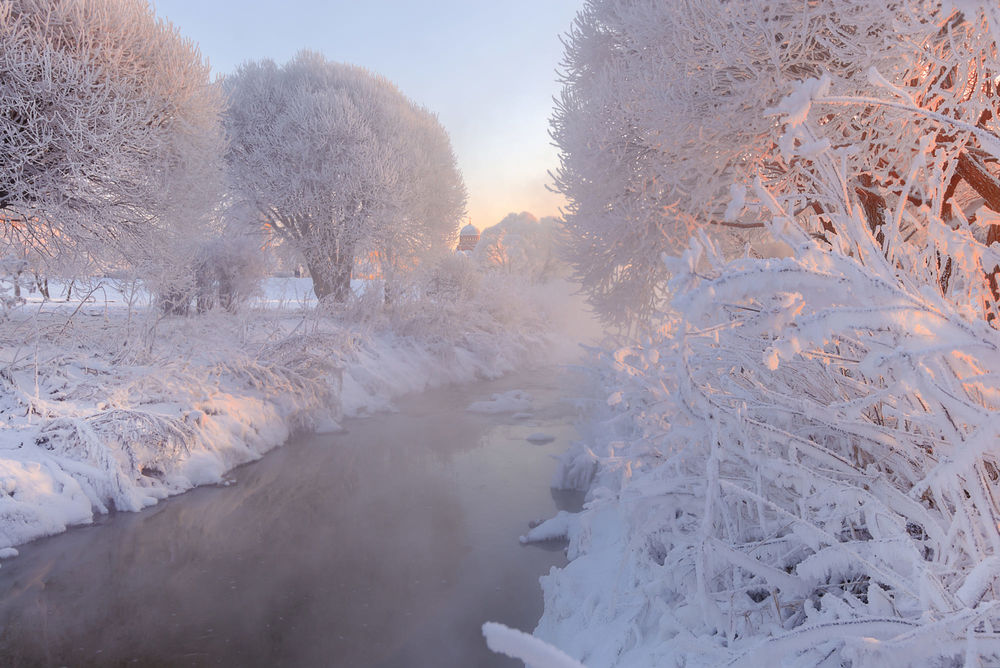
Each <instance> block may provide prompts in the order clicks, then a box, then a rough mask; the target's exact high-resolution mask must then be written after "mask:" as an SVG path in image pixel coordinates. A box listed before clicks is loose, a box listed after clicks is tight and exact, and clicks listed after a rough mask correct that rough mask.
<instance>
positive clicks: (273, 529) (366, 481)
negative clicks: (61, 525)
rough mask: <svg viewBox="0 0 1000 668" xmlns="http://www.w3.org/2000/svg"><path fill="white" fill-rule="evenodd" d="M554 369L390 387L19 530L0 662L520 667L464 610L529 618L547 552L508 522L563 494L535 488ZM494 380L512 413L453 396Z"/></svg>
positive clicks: (1, 612)
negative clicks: (293, 431) (436, 386)
mask: <svg viewBox="0 0 1000 668" xmlns="http://www.w3.org/2000/svg"><path fill="white" fill-rule="evenodd" d="M573 381H574V378H573V377H572V374H570V373H569V372H566V371H564V370H560V369H557V368H554V367H552V368H543V369H536V370H532V371H528V372H523V373H519V374H514V375H511V376H508V377H505V378H502V379H500V380H496V381H488V382H480V383H476V384H473V385H466V386H463V387H456V388H445V389H440V390H432V391H429V392H426V393H424V394H421V395H418V396H413V397H409V398H405V399H403V400H400V401H399V402H398V403H397V406H398V409H399V411H398V412H397V413H392V414H382V415H377V416H374V417H370V418H364V419H352V420H347V421H345V424H344V426H345V428H346V432H344V433H340V434H332V435H301V436H298V437H295V438H293V439H292V440H291V441H290V442H289V443H288V444H286V445H285V446H284V447H282V448H279V449H277V450H275V451H273V452H272V453H270V454H268V455H267V456H265V457H264V458H263V459H262V460H261V461H259V462H256V463H253V464H249V465H247V466H244V467H241V468H238V469H236V470H234V471H233V472H232V473H231V475H230V478H231V482H232V484H230V485H228V486H218V487H206V488H200V489H196V490H193V491H191V492H189V493H187V494H183V495H181V496H179V497H175V498H173V499H170V500H167V501H165V502H161V503H160V504H159V505H157V506H155V507H153V508H151V509H148V510H146V511H144V512H141V513H117V514H113V515H111V516H108V517H104V518H101V519H100V520H99V521H98V522H96V523H95V524H94V525H92V526H87V527H80V528H75V529H71V530H70V531H67V532H66V533H64V534H62V535H59V536H55V537H52V538H47V539H43V540H39V541H35V542H34V543H31V544H29V545H25V546H22V547H21V549H20V556H18V557H16V558H14V559H11V560H8V561H5V562H4V563H3V566H2V568H0V663H2V665H5V666H35V665H41V666H48V665H51V666H60V665H67V666H117V665H123V666H126V665H142V666H159V665H163V666H203V665H205V666H215V665H219V666H352V667H353V666H359V667H365V666H372V667H376V666H377V667H379V668H389V667H397V666H398V667H402V666H418V667H419V666H433V667H447V666H520V665H521V664H520V662H517V661H513V660H511V659H508V658H505V657H500V656H496V655H493V654H491V653H490V652H489V651H488V650H487V649H486V647H485V644H484V643H483V640H482V636H481V633H480V626H481V625H482V623H483V622H485V621H498V622H503V623H505V624H508V625H510V626H513V627H517V628H520V629H522V630H526V631H531V630H532V629H533V628H534V626H535V624H536V622H537V620H538V618H539V616H540V615H541V612H542V594H541V590H540V588H539V585H538V577H539V576H540V575H543V574H545V573H547V572H548V570H549V569H550V567H552V566H560V565H563V564H564V563H565V556H564V552H563V545H562V544H558V543H555V544H543V545H528V546H523V545H521V544H520V543H519V542H518V536H519V535H521V534H523V533H525V532H526V531H527V530H528V528H529V522H531V521H533V520H538V519H543V518H547V517H550V516H551V515H553V514H555V513H556V512H557V510H559V509H569V510H575V509H576V508H578V507H579V504H580V502H581V500H582V499H581V498H580V497H579V496H578V495H576V494H572V493H570V494H563V493H558V492H554V491H551V490H550V489H549V482H550V478H551V476H552V473H553V471H554V469H555V462H554V460H553V457H552V456H553V455H556V454H559V453H561V452H562V451H563V450H564V449H565V448H566V447H567V445H568V442H569V440H570V439H571V438H573V426H572V425H573V422H574V418H575V412H574V409H573V407H572V405H571V403H569V402H568V401H566V397H572V396H575V395H577V394H579V392H578V391H575V390H573V389H570V388H571V387H572V386H573ZM512 389H522V390H525V391H527V392H528V393H530V394H531V395H532V396H533V398H534V405H533V408H532V409H531V413H532V416H531V417H530V418H526V417H524V416H518V417H517V418H515V417H514V416H513V415H512V414H511V413H502V414H493V415H490V414H485V415H484V414H476V413H470V412H467V411H466V410H465V408H466V406H467V405H468V404H469V403H471V402H473V401H478V400H486V399H489V397H490V395H491V394H492V393H497V392H503V391H507V390H512ZM539 432H541V433H545V434H548V435H551V436H552V437H554V440H553V441H552V442H551V443H547V444H543V445H536V444H533V443H531V442H528V441H527V440H526V437H527V436H529V435H532V434H537V433H539Z"/></svg>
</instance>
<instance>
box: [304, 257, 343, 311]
mask: <svg viewBox="0 0 1000 668" xmlns="http://www.w3.org/2000/svg"><path fill="white" fill-rule="evenodd" d="M306 265H307V266H308V267H309V275H310V276H312V284H313V292H315V293H316V298H317V299H319V300H320V301H323V300H324V299H326V298H327V297H330V298H332V299H333V301H335V302H337V303H343V302H346V301H347V298H348V297H349V296H350V295H351V273H352V270H353V268H354V255H353V254H348V253H341V254H340V255H339V257H331V258H322V257H308V256H307V257H306Z"/></svg>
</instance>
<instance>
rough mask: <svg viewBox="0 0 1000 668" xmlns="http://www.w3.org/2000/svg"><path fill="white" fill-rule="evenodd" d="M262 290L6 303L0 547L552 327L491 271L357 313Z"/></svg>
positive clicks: (520, 349)
mask: <svg viewBox="0 0 1000 668" xmlns="http://www.w3.org/2000/svg"><path fill="white" fill-rule="evenodd" d="M287 288H288V285H287V282H286V284H285V285H284V286H283V290H284V292H283V293H282V294H287V293H288V290H287ZM278 292H279V291H278V290H275V289H272V288H269V290H268V292H267V294H265V296H264V302H263V303H261V304H258V305H257V306H256V307H253V308H249V309H248V310H246V311H245V312H243V313H241V314H238V315H231V314H227V313H222V312H212V313H210V314H207V315H205V316H198V317H187V318H182V317H171V318H162V317H160V318H157V316H156V314H155V313H150V312H149V310H148V307H147V309H146V310H145V311H144V310H143V308H142V307H135V306H131V305H130V306H128V307H127V308H126V307H125V306H123V302H122V301H120V300H119V301H115V300H114V299H112V300H111V301H108V300H107V299H106V300H105V301H104V302H98V301H81V302H77V303H76V304H73V303H70V304H52V303H47V304H38V305H33V304H28V305H26V306H24V307H21V308H19V309H17V310H15V311H13V312H11V314H10V317H9V318H8V319H7V320H6V321H5V322H3V323H2V326H0V343H2V346H0V348H2V350H3V359H2V360H0V385H2V387H3V393H2V395H0V421H2V424H3V425H4V428H3V431H2V432H0V556H8V557H9V556H13V555H14V554H16V550H14V549H11V548H14V547H15V546H17V545H19V544H22V543H24V542H26V541H29V540H32V539H34V538H38V537H40V536H45V535H51V534H54V533H58V532H60V531H63V530H65V529H66V527H68V526H71V525H74V524H85V523H88V522H91V521H92V520H93V518H94V517H95V514H101V513H107V512H109V511H111V510H127V511H135V510H139V509H142V508H144V507H147V506H150V505H152V504H155V503H156V502H158V501H159V500H161V499H163V498H166V497H167V496H170V495H173V494H178V493H180V492H183V491H186V490H188V489H191V488H192V487H195V486H198V485H204V484H212V483H224V482H225V479H226V474H227V472H228V471H229V470H231V469H232V468H233V467H235V466H238V465H240V464H243V463H246V462H248V461H253V460H255V459H258V458H259V457H261V456H262V455H263V454H264V453H265V452H267V451H269V450H271V449H273V448H274V447H276V446H278V445H281V444H282V443H283V442H285V441H286V440H287V439H288V437H289V435H290V434H291V433H292V432H293V431H296V430H312V431H335V430H337V429H338V428H339V425H338V421H339V420H340V418H341V416H342V415H364V414H368V413H373V412H376V411H380V410H386V409H388V408H390V407H391V401H392V399H393V398H395V397H398V396H401V395H403V394H406V393H410V392H415V391H420V390H423V389H425V388H427V387H434V386H440V385H445V384H450V383H460V382H468V381H470V380H473V379H476V378H490V377H496V376H498V375H500V374H502V373H505V372H508V371H510V370H512V369H514V368H516V367H518V366H521V365H524V364H528V363H530V362H531V361H532V360H536V359H539V358H540V357H541V356H545V355H546V353H547V351H549V350H551V348H552V345H553V343H554V340H555V337H554V336H553V333H552V332H553V328H552V322H551V320H550V313H549V312H548V311H547V309H546V306H545V303H546V299H545V298H544V297H541V298H539V299H535V298H534V297H532V295H530V294H527V292H524V291H522V292H520V293H515V292H513V291H512V290H510V289H506V288H503V286H501V285H499V284H495V285H486V287H485V288H484V289H483V290H480V291H479V292H477V293H475V294H471V295H466V296H464V297H463V298H461V299H443V300H429V301H424V302H423V303H421V304H410V305H401V306H400V307H399V308H396V309H394V310H392V311H391V312H390V311H385V312H378V313H377V315H376V316H371V315H369V316H367V317H364V318H361V317H359V312H360V311H354V312H352V311H350V310H347V309H345V310H341V311H339V312H318V311H317V310H316V309H314V308H312V307H311V305H310V304H309V303H308V301H307V299H305V298H300V299H298V300H296V299H287V298H285V297H279V298H277V299H275V298H274V295H275V293H278ZM567 292H568V291H567ZM369 313H370V312H369Z"/></svg>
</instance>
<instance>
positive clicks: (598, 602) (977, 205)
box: [539, 2, 1000, 668]
mask: <svg viewBox="0 0 1000 668" xmlns="http://www.w3.org/2000/svg"><path fill="white" fill-rule="evenodd" d="M638 4H639V5H641V4H642V3H638ZM727 4H733V3H727ZM750 5H751V3H747V6H750ZM838 5H839V7H840V10H839V11H842V12H844V13H845V15H850V11H849V10H851V8H852V7H853V8H854V9H856V10H857V12H859V13H858V14H857V15H856V16H854V17H853V18H852V19H851V20H852V21H858V20H860V18H863V17H866V16H867V17H869V18H870V17H874V16H878V15H879V12H881V11H882V9H881V8H880V6H878V5H877V4H876V3H871V7H870V8H869V11H868V12H867V13H865V12H864V11H862V10H865V6H864V4H863V3H842V4H841V3H829V6H830V7H831V8H832V7H834V6H838ZM966 5H967V6H966ZM629 6H633V3H629ZM684 6H685V7H687V8H688V10H689V11H690V10H691V9H692V6H691V5H689V4H685V5H684ZM823 6H824V7H825V6H826V5H825V4H824V5H823ZM963 6H964V8H965V9H966V10H967V13H962V12H959V11H956V10H955V9H954V8H952V7H950V6H949V7H941V6H940V5H938V4H936V3H923V2H912V3H904V6H903V8H902V9H901V8H899V7H897V8H896V9H895V10H894V11H896V12H898V17H897V20H896V21H895V22H894V23H892V25H891V26H890V27H891V30H890V29H889V28H890V27H887V24H880V25H882V27H881V28H880V29H879V30H880V32H879V33H878V34H879V35H880V39H883V40H885V42H886V43H887V44H889V45H891V46H893V48H894V49H895V50H896V53H897V55H898V54H905V57H901V58H900V60H899V62H898V63H897V65H896V66H894V67H892V68H890V69H884V70H878V69H864V70H860V71H858V72H857V76H858V77H861V78H862V80H861V81H860V82H859V81H856V80H854V79H851V78H848V77H843V76H841V77H839V78H838V77H837V76H826V75H824V74H823V73H818V75H817V76H813V74H816V73H812V72H808V73H806V76H804V77H803V79H804V80H803V81H801V82H800V83H798V84H793V85H791V86H788V87H786V88H785V89H784V96H783V97H779V98H778V99H776V100H775V101H774V103H773V104H772V106H771V111H772V112H773V116H772V119H775V120H777V124H776V125H775V126H774V129H775V132H774V136H773V141H772V142H771V143H770V144H769V146H771V148H767V149H766V151H765V154H764V155H761V156H756V157H754V156H748V157H747V160H748V161H754V160H757V161H758V162H759V163H760V167H759V174H758V178H757V179H755V181H754V182H753V184H752V185H751V187H750V188H749V189H748V190H744V189H743V188H741V187H737V188H734V189H733V190H732V195H733V197H732V198H731V199H730V198H726V200H725V201H724V202H719V203H717V204H716V205H715V206H717V207H719V208H721V207H723V205H724V204H728V206H726V208H728V209H729V212H728V215H729V216H730V217H731V218H733V219H748V218H749V219H752V220H756V221H760V222H761V223H763V224H764V225H765V226H766V228H767V231H768V232H769V233H770V234H771V235H772V236H773V237H774V238H775V239H776V240H778V241H779V242H781V243H782V244H783V245H784V246H785V247H786V248H787V249H789V253H788V257H783V258H771V259H759V258H753V257H742V258H735V259H733V258H732V257H731V256H730V255H728V254H727V253H724V252H723V251H721V250H720V249H719V246H718V244H717V243H716V242H715V241H714V240H713V239H712V238H711V237H710V236H709V235H708V234H705V233H700V234H698V235H697V236H696V238H695V239H694V240H693V241H691V242H690V244H689V245H688V248H687V250H686V252H685V253H684V254H683V256H682V257H680V258H675V259H668V260H667V261H666V262H665V266H664V271H665V272H666V274H667V275H669V276H671V277H672V278H671V280H670V283H669V284H668V285H667V287H668V288H669V292H670V295H671V301H670V307H669V309H668V310H664V311H662V313H661V315H660V320H659V322H658V323H657V324H658V329H655V330H654V329H651V330H650V332H648V333H647V334H646V335H645V338H643V339H640V340H638V341H637V342H635V344H634V345H631V346H628V347H626V348H623V349H621V350H619V351H618V352H617V353H614V354H609V355H608V356H607V358H606V364H605V367H604V368H605V373H606V374H607V376H606V378H605V381H606V386H607V389H608V392H607V395H608V396H607V402H606V403H607V405H606V406H605V408H604V410H605V412H606V414H605V416H604V420H603V422H602V423H601V424H598V425H596V426H595V427H594V432H593V434H592V436H591V440H590V441H589V442H587V443H586V444H581V445H580V446H578V447H577V448H576V449H575V450H574V451H573V452H571V453H569V454H568V455H567V456H566V457H565V459H564V462H563V470H562V482H563V483H564V484H567V485H570V484H572V485H587V484H590V485H591V492H590V497H591V503H590V505H589V507H588V509H587V510H586V511H585V512H584V513H583V514H581V515H580V516H579V517H577V518H575V519H574V520H573V521H572V522H570V523H569V524H568V526H567V527H566V529H565V532H566V533H568V535H569V537H570V540H571V547H570V551H571V556H572V557H573V558H574V560H573V561H572V562H571V563H570V565H569V566H568V567H567V568H566V569H565V571H563V572H562V573H557V574H554V575H553V576H550V577H549V578H548V579H547V581H546V583H545V586H546V589H547V593H546V613H545V617H544V618H543V620H542V622H541V624H540V627H539V634H540V635H541V636H542V637H543V638H546V639H548V640H550V641H553V642H555V644H557V645H558V646H560V647H561V648H563V649H566V650H568V651H570V653H572V654H573V655H574V656H576V657H578V658H581V659H582V660H583V661H584V662H585V663H586V664H587V665H588V666H591V667H592V668H593V667H597V666H610V665H618V666H648V665H701V664H705V665H717V664H722V663H733V664H740V665H777V664H779V663H782V664H783V665H810V666H812V665H816V666H840V665H851V666H855V667H858V666H882V665H914V666H923V665H940V666H948V665H961V664H963V663H964V664H965V665H970V664H972V665H991V664H994V663H997V662H998V661H1000V643H998V642H997V640H996V633H995V630H996V628H997V627H998V626H1000V598H998V596H997V589H996V588H997V586H998V583H997V581H996V578H997V577H998V576H1000V524H998V519H1000V517H998V515H1000V504H998V502H997V500H996V499H997V498H1000V452H998V450H997V448H996V445H995V444H996V443H997V441H998V438H1000V427H998V425H1000V394H998V392H997V389H996V388H997V378H1000V333H998V331H997V329H996V328H995V323H997V322H998V320H997V305H996V302H997V298H996V294H995V290H996V288H995V278H994V272H995V268H996V267H997V266H998V265H1000V250H998V248H997V246H995V245H988V244H987V242H988V241H992V240H993V237H994V236H995V230H991V229H990V226H991V225H993V221H996V220H997V218H998V214H997V212H998V211H1000V200H997V199H996V198H995V194H996V193H997V192H1000V189H998V188H997V185H998V180H997V178H996V173H997V168H996V164H997V161H998V160H1000V137H998V132H997V128H998V126H997V125H996V123H997V120H998V118H1000V117H998V115H997V111H998V109H997V108H996V105H997V104H998V102H997V97H996V94H995V88H994V86H995V83H994V82H995V79H994V77H996V75H997V73H1000V60H998V52H997V48H996V41H995V34H996V32H997V30H996V28H997V26H996V25H993V24H990V23H989V22H988V20H987V19H988V18H995V17H992V16H991V15H990V13H989V12H990V11H993V9H992V8H991V7H990V6H984V10H985V11H980V9H979V8H978V5H976V4H975V3H965V5H963ZM813 9H814V7H813V6H811V5H810V6H809V7H808V8H803V9H802V15H798V14H794V13H792V14H789V15H788V17H785V19H786V20H785V25H791V24H794V22H795V18H796V16H800V18H801V19H802V21H803V24H802V25H809V21H811V20H812V18H813V16H814V15H813ZM823 11H825V10H821V11H820V12H819V13H821V14H822V13H823ZM831 11H832V9H831ZM991 29H992V30H991ZM810 34H813V33H810ZM817 34H822V33H817ZM846 34H847V35H850V34H852V33H851V32H848V33H846ZM796 35H798V36H799V37H801V35H799V34H798V33H796ZM705 39H707V40H709V41H711V40H712V39H714V37H706V38H705ZM720 39H721V38H720ZM844 62H847V61H844ZM831 66H836V63H833V64H832V65H831ZM868 87H870V88H868ZM845 112H846V113H845ZM749 122H751V123H752V122H754V121H753V120H750V121H749ZM714 156H715V154H713V155H712V156H709V157H714ZM771 163H773V164H774V165H775V167H774V168H773V169H772V167H771ZM776 174H785V175H787V178H781V179H776V178H775V175H776ZM696 213H697V212H695V211H692V212H691V215H695V214H696ZM561 521H563V522H564V523H565V519H563V520H561ZM581 588H587V590H588V595H589V602H588V604H587V605H582V606H581V605H580V599H579V597H578V596H575V595H572V594H571V592H574V591H577V592H578V591H580V589H581ZM595 590H596V591H595ZM597 624H601V628H602V630H603V631H604V632H603V633H602V634H601V636H600V637H597V636H595V635H594V634H591V633H588V632H582V631H581V630H582V629H592V628H594V627H595V626H596V625H597Z"/></svg>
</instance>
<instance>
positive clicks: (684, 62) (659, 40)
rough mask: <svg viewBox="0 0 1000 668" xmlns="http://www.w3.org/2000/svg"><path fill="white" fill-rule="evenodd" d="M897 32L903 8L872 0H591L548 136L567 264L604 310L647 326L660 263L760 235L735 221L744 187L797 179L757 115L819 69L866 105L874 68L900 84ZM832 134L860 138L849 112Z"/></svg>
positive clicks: (570, 50) (657, 297) (615, 318)
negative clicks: (733, 203)
mask: <svg viewBox="0 0 1000 668" xmlns="http://www.w3.org/2000/svg"><path fill="white" fill-rule="evenodd" d="M898 20H900V10H899V7H898V6H897V5H896V4H892V3H890V4H889V5H886V4H883V5H882V6H878V5H876V4H874V3H871V2H868V0H837V1H836V2H808V3H805V4H803V3H802V2H798V1H797V0H778V1H777V2H762V1H758V0H750V1H746V2H735V1H732V0H679V1H677V2H658V1H655V0H638V1H635V0H589V1H588V2H587V3H586V5H585V7H584V9H583V10H582V11H581V12H580V13H579V15H578V16H577V18H576V21H575V23H574V25H573V28H572V30H571V32H570V34H569V35H568V37H567V40H566V55H565V60H564V70H565V71H564V75H563V76H564V89H563V93H562V95H561V98H560V100H559V101H558V104H557V108H556V111H555V115H554V118H553V137H554V139H555V141H556V143H557V145H558V146H559V147H560V149H561V150H562V161H561V166H560V168H559V170H558V171H557V174H556V185H557V187H558V189H559V190H560V191H561V192H562V193H563V194H564V195H566V197H567V199H568V200H569V206H568V208H567V210H566V216H565V219H566V229H567V232H568V234H569V249H568V250H569V259H570V261H571V262H572V264H573V265H574V267H575V268H576V272H577V274H578V276H579V277H580V278H581V280H582V282H583V285H584V288H585V290H587V292H589V294H590V296H591V300H592V302H593V303H594V304H595V306H597V307H598V311H599V312H600V313H602V314H604V316H605V317H606V318H607V319H608V320H610V321H612V322H617V323H626V322H632V321H635V320H636V319H643V318H645V317H646V316H648V315H649V314H650V313H652V312H653V311H654V310H655V308H656V306H657V305H658V304H662V303H663V299H664V298H665V296H666V295H665V282H666V280H667V279H668V273H667V271H666V268H665V267H664V266H663V264H662V262H660V257H661V255H662V253H664V252H672V251H674V250H675V249H677V248H678V247H679V246H683V245H684V243H685V242H686V239H687V238H688V237H689V235H690V234H691V232H692V231H693V230H695V229H698V228H703V227H706V226H708V227H711V228H713V229H717V230H718V229H722V230H726V231H732V230H734V229H739V228H742V227H757V226H758V225H759V221H744V220H732V218H733V216H732V215H729V216H727V211H726V204H727V202H728V200H729V197H728V193H729V190H730V188H731V187H732V186H733V184H734V182H735V183H745V182H748V181H749V180H752V179H753V178H754V177H755V176H758V175H759V176H761V177H762V178H763V179H764V180H765V181H766V182H768V183H769V185H772V186H777V185H779V184H781V183H783V182H789V181H794V179H795V171H794V169H793V168H792V169H790V168H791V167H793V166H790V165H788V164H786V163H785V162H784V161H782V159H781V156H780V154H779V152H778V151H776V150H774V148H775V143H776V140H777V133H776V128H777V124H776V122H775V118H774V117H773V116H768V115H765V114H763V113H760V112H762V111H764V110H765V109H769V108H773V107H774V106H775V105H777V104H778V102H779V101H780V99H781V98H782V97H783V95H784V91H786V90H787V89H788V86H789V85H790V84H792V83H794V82H796V81H800V80H803V79H807V78H811V77H819V76H820V75H821V74H822V73H824V72H825V73H827V74H829V75H830V76H831V77H832V78H833V80H835V81H838V82H843V81H851V82H853V83H854V84H855V86H860V87H861V89H863V90H865V91H866V92H869V93H870V92H871V91H872V87H871V86H870V85H869V84H868V83H867V81H866V80H865V72H866V71H867V69H868V68H869V67H871V66H877V67H878V68H879V69H880V70H885V71H896V70H898V69H899V68H900V67H901V65H900V63H901V62H902V61H903V60H904V59H905V58H906V57H908V55H909V54H910V49H909V47H908V46H906V45H905V44H904V43H903V42H902V41H901V40H902V39H903V38H904V36H903V35H900V34H898V33H896V32H895V31H894V30H893V29H890V28H891V27H892V26H894V25H896V23H897V21H898ZM755 112H756V113H755ZM828 122H830V123H831V124H832V125H833V126H835V127H836V128H838V130H839V131H842V132H844V133H845V134H848V135H853V136H854V137H860V135H861V134H863V133H864V131H865V130H864V125H865V123H857V122H855V121H854V119H852V117H851V115H849V114H837V115H835V116H834V117H832V118H831V119H828ZM729 213H730V214H731V213H732V212H729Z"/></svg>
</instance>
